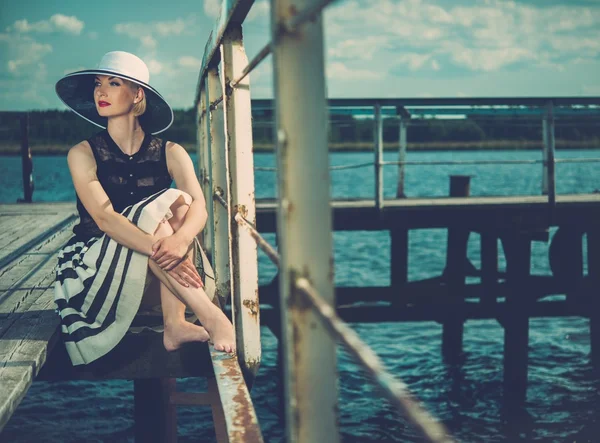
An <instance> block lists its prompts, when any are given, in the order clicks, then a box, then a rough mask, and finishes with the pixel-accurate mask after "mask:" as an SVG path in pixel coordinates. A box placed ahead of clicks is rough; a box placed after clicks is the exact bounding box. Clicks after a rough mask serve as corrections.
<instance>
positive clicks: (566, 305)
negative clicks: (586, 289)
mask: <svg viewBox="0 0 600 443" xmlns="http://www.w3.org/2000/svg"><path fill="white" fill-rule="evenodd" d="M590 306H591V305H590V304H589V303H588V304H584V303H573V302H567V301H539V302H536V303H531V304H529V305H527V308H526V311H527V314H528V316H529V317H530V318H533V317H584V318H585V317H589V316H590V315H593V313H591V312H590ZM460 309H461V310H462V311H461V312H460V314H461V316H462V317H464V318H465V319H467V320H490V319H499V318H502V319H506V321H508V322H510V321H511V318H512V315H513V313H514V308H513V307H511V306H508V305H507V304H506V303H505V302H503V301H500V302H498V303H497V304H496V305H493V306H490V305H489V304H484V303H472V302H467V303H464V304H462V305H461V306H460ZM520 309H525V308H523V307H521V308H520ZM458 312H459V311H458V309H457V310H456V311H452V310H449V309H448V307H447V306H444V305H443V304H441V303H437V304H433V303H423V304H420V305H405V306H391V305H390V304H388V303H379V304H377V305H372V304H364V303H363V304H360V305H345V306H340V307H338V308H337V313H338V315H339V316H340V318H341V319H342V320H344V321H345V322H350V323H384V322H402V321H435V322H442V321H443V320H444V319H446V318H448V317H449V316H452V315H455V314H456V313H458ZM260 314H261V323H262V324H263V325H265V326H270V325H272V324H273V323H274V322H275V321H277V318H278V317H279V315H280V314H279V311H278V310H276V309H273V308H269V307H266V306H265V307H261V310H260Z"/></svg>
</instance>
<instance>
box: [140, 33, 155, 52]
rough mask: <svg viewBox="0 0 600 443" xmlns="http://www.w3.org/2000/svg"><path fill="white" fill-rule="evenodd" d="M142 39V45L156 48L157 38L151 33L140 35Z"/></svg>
mask: <svg viewBox="0 0 600 443" xmlns="http://www.w3.org/2000/svg"><path fill="white" fill-rule="evenodd" d="M140 41H141V42H142V46H144V47H145V48H148V49H155V48H156V45H157V43H156V40H155V39H154V38H153V37H152V36H151V35H143V36H142V37H140Z"/></svg>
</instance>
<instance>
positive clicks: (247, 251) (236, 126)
mask: <svg viewBox="0 0 600 443" xmlns="http://www.w3.org/2000/svg"><path fill="white" fill-rule="evenodd" d="M222 59H223V73H224V77H225V85H228V84H229V82H230V81H231V80H233V79H235V78H237V77H238V76H240V75H241V74H242V72H243V70H244V68H245V67H246V66H247V65H248V57H247V56H246V51H245V49H244V43H243V36H242V27H241V25H230V27H229V28H228V30H227V32H226V33H225V35H224V38H223V54H222ZM226 89H227V87H226ZM223 100H224V101H223V103H224V107H225V113H226V116H227V118H226V124H227V154H228V164H229V167H228V169H229V174H230V175H229V180H230V183H229V186H230V203H229V204H230V208H231V213H232V214H233V215H235V214H236V213H238V214H240V215H241V216H243V217H244V218H245V219H246V220H248V221H250V222H251V223H253V224H256V207H255V201H254V160H253V158H252V116H251V104H250V79H249V77H245V78H244V79H243V80H242V81H241V82H240V83H239V84H238V85H237V87H236V88H235V89H233V90H225V91H224V93H223ZM231 234H232V235H231V261H232V263H231V269H232V304H231V305H232V309H233V312H234V315H233V318H234V323H235V328H236V332H237V333H236V341H237V346H236V347H237V350H238V354H239V355H240V360H241V364H242V368H243V369H244V373H245V374H246V379H247V381H251V380H249V378H250V379H253V378H254V376H255V375H256V373H257V371H258V367H259V365H260V359H261V347H260V319H259V303H258V256H257V248H256V241H255V240H254V239H253V238H252V236H251V235H250V233H249V232H248V230H247V229H243V228H240V226H239V225H238V224H237V223H235V222H232V223H231Z"/></svg>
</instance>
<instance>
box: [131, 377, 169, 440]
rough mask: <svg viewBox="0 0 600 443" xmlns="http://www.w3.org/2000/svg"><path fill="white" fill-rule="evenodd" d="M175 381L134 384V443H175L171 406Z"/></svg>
mask: <svg viewBox="0 0 600 443" xmlns="http://www.w3.org/2000/svg"><path fill="white" fill-rule="evenodd" d="M175 382H176V380H175V379H174V378H147V379H137V380H134V381H133V397H134V420H135V441H136V443H163V442H165V443H173V442H176V441H177V409H176V406H175V405H174V404H171V403H170V395H171V393H172V392H174V391H175Z"/></svg>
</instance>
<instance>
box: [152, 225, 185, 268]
mask: <svg viewBox="0 0 600 443" xmlns="http://www.w3.org/2000/svg"><path fill="white" fill-rule="evenodd" d="M189 250H190V244H188V243H187V242H186V241H185V240H184V239H182V238H181V237H179V236H178V235H177V233H175V234H173V235H170V236H168V237H164V238H161V239H159V240H157V241H156V242H155V243H154V244H153V245H152V251H153V252H152V255H151V256H150V258H151V259H152V260H154V261H155V262H156V264H157V265H158V266H160V267H161V269H164V270H165V271H170V270H172V269H173V268H174V267H175V266H176V265H177V264H178V263H179V262H181V260H183V259H184V257H185V255H186V254H187V253H188V252H189Z"/></svg>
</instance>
